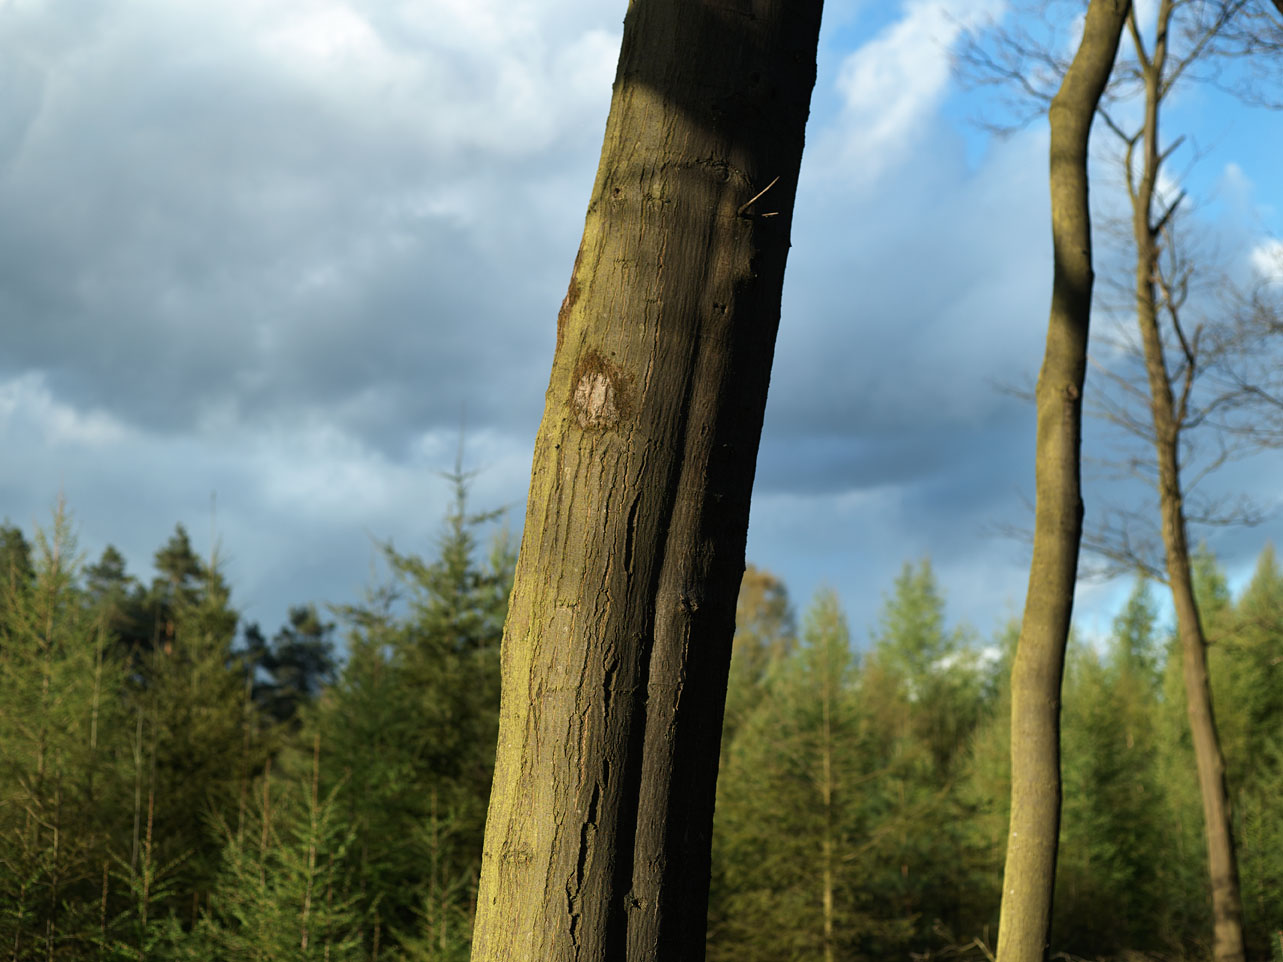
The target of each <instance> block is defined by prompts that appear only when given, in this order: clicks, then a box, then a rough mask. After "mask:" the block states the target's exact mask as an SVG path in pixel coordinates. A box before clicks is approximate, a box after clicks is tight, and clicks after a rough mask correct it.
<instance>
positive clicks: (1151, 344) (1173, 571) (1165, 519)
mask: <svg viewBox="0 0 1283 962" xmlns="http://www.w3.org/2000/svg"><path fill="white" fill-rule="evenodd" d="M1174 7H1175V2H1174V0H1161V2H1160V3H1159V8H1158V29H1157V34H1156V40H1155V43H1154V49H1153V51H1151V52H1150V53H1149V54H1148V55H1147V56H1146V55H1144V54H1142V57H1141V68H1142V70H1143V72H1144V77H1145V124H1144V131H1143V133H1144V136H1143V140H1142V143H1141V150H1142V151H1143V156H1142V165H1141V171H1140V179H1139V182H1138V183H1136V185H1135V187H1134V189H1133V190H1132V196H1131V201H1132V234H1133V239H1134V241H1135V244H1136V322H1137V324H1138V325H1139V327H1140V335H1141V343H1142V345H1143V347H1144V352H1145V371H1146V374H1147V377H1148V380H1149V394H1150V413H1151V416H1152V419H1153V424H1154V449H1155V457H1156V459H1157V465H1158V497H1159V509H1160V511H1161V513H1162V532H1163V547H1164V550H1165V553H1166V555H1167V579H1168V583H1169V584H1170V585H1171V589H1172V605H1173V607H1174V609H1175V611H1176V631H1177V635H1178V636H1179V637H1180V643H1181V667H1182V671H1183V673H1184V680H1185V699H1186V710H1187V712H1188V715H1189V725H1190V734H1191V736H1192V740H1193V743H1194V760H1195V765H1196V767H1197V769H1198V786H1199V793H1200V795H1201V797H1202V801H1203V824H1204V834H1205V836H1206V840H1207V858H1208V871H1209V873H1210V876H1211V889H1212V912H1213V939H1212V955H1213V958H1214V959H1215V960H1216V962H1243V959H1244V957H1245V946H1244V941H1243V901H1242V896H1241V894H1240V887H1239V877H1238V859H1237V856H1236V854H1235V851H1234V835H1233V830H1232V826H1231V820H1230V802H1229V791H1228V789H1227V787H1226V783H1225V757H1224V755H1223V754H1222V752H1221V743H1220V738H1219V736H1218V734H1217V730H1216V717H1215V714H1214V713H1213V711H1212V690H1211V684H1210V681H1209V678H1208V672H1207V638H1206V636H1205V635H1204V632H1203V625H1202V621H1201V619H1200V617H1199V611H1198V603H1197V601H1196V600H1195V597H1194V580H1193V575H1192V572H1191V567H1190V556H1189V542H1188V535H1187V532H1186V526H1185V509H1184V494H1183V491H1182V487H1181V477H1180V435H1181V429H1182V426H1183V423H1184V420H1185V404H1186V400H1185V394H1186V392H1182V397H1181V399H1180V400H1179V401H1178V400H1177V399H1176V398H1175V396H1174V395H1173V392H1172V381H1171V376H1170V374H1169V372H1168V369H1167V361H1166V357H1165V355H1164V352H1163V339H1162V336H1161V334H1160V333H1159V299H1158V294H1157V291H1156V287H1155V285H1156V278H1157V277H1158V272H1159V253H1160V249H1159V235H1160V233H1161V225H1162V224H1163V223H1164V222H1165V221H1166V220H1167V218H1168V217H1169V216H1170V214H1171V211H1170V210H1169V211H1167V212H1166V213H1165V214H1164V215H1163V216H1162V217H1161V218H1160V219H1159V222H1158V223H1157V224H1156V223H1155V222H1154V201H1155V198H1156V193H1157V188H1158V174H1159V170H1160V168H1161V166H1162V162H1163V155H1162V153H1161V151H1160V149H1159V146H1158V119H1159V109H1160V106H1161V104H1162V100H1163V97H1164V95H1165V93H1166V91H1165V90H1164V87H1163V84H1164V67H1165V62H1166V57H1167V52H1168V47H1167V35H1168V28H1169V26H1170V24H1171V18H1172V12H1173V9H1174ZM1133 34H1134V35H1135V34H1136V30H1135V24H1134V22H1133ZM1137 46H1138V47H1140V46H1141V45H1140V44H1139V43H1138V44H1137ZM1131 160H1132V158H1131V157H1130V155H1129V156H1128V158H1127V163H1128V165H1129V166H1130V164H1131ZM1188 360H1189V364H1190V368H1189V370H1188V371H1187V372H1186V378H1187V383H1188V380H1189V379H1192V378H1193V376H1194V372H1193V364H1194V362H1195V359H1194V357H1193V356H1190V357H1189V358H1188Z"/></svg>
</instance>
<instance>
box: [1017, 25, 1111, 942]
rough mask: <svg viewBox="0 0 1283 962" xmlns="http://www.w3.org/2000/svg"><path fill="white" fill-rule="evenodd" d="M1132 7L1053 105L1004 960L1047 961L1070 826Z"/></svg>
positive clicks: (1088, 30) (1096, 41) (1103, 30)
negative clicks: (1089, 417)
mask: <svg viewBox="0 0 1283 962" xmlns="http://www.w3.org/2000/svg"><path fill="white" fill-rule="evenodd" d="M1130 8H1131V4H1130V2H1124V0H1091V4H1090V5H1089V6H1088V8H1087V18H1086V21H1085V23H1084V27H1083V36H1082V40H1081V42H1080V43H1079V45H1078V51H1077V53H1076V54H1075V55H1074V58H1073V61H1072V62H1071V63H1070V65H1069V67H1068V69H1067V70H1066V71H1065V74H1064V79H1063V81H1062V83H1061V85H1060V89H1059V90H1058V91H1057V93H1056V95H1055V96H1054V97H1053V98H1052V101H1051V104H1050V107H1049V110H1048V113H1049V119H1050V123H1051V147H1050V162H1049V167H1050V173H1049V177H1050V183H1051V227H1052V247H1053V251H1054V265H1053V273H1052V295H1051V314H1050V319H1049V322H1048V327H1047V347H1046V354H1045V356H1044V358H1043V365H1042V371H1041V373H1040V374H1039V376H1038V387H1037V391H1036V400H1037V406H1038V433H1037V459H1036V462H1035V473H1036V494H1035V497H1036V505H1035V522H1034V525H1035V527H1034V546H1033V561H1032V563H1031V564H1030V568H1029V589H1028V593H1027V595H1026V598H1025V612H1024V619H1023V621H1022V623H1021V628H1020V639H1019V642H1018V644H1017V647H1016V656H1015V662H1014V664H1013V666H1012V672H1011V826H1010V832H1009V834H1008V837H1007V855H1006V865H1005V868H1004V870H1003V884H1002V912H1001V916H1000V921H999V929H998V962H1041V960H1042V959H1044V958H1045V957H1046V953H1047V948H1048V943H1049V939H1050V933H1051V906H1052V896H1053V893H1054V886H1055V877H1056V850H1057V842H1058V838H1059V834H1060V804H1061V785H1060V689H1061V680H1062V676H1063V674H1064V664H1065V645H1066V643H1067V641H1068V638H1069V623H1070V616H1071V614H1072V611H1073V601H1074V584H1075V582H1076V581H1077V576H1078V548H1079V539H1080V536H1081V533H1082V518H1083V504H1082V493H1081V478H1080V473H1081V472H1080V466H1079V458H1080V451H1081V447H1082V390H1083V380H1084V378H1085V376H1086V370H1087V336H1088V330H1089V327H1090V322H1091V304H1092V285H1093V281H1094V278H1095V272H1094V270H1093V267H1092V246H1091V215H1090V209H1089V205H1088V181H1087V146H1088V141H1089V138H1090V135H1091V128H1092V121H1093V120H1094V119H1095V115H1096V107H1097V104H1098V103H1099V101H1100V97H1101V95H1102V94H1103V93H1104V90H1105V85H1106V83H1107V82H1108V80H1109V76H1110V73H1111V71H1112V69H1113V66H1114V59H1115V57H1116V55H1117V53H1118V44H1119V39H1120V37H1121V35H1122V30H1123V24H1124V22H1125V20H1126V18H1127V14H1128V11H1129V9H1130Z"/></svg>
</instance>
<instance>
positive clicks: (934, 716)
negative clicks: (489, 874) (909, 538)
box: [0, 474, 1283, 962]
mask: <svg viewBox="0 0 1283 962" xmlns="http://www.w3.org/2000/svg"><path fill="white" fill-rule="evenodd" d="M453 483H454V485H455V500H454V502H453V506H452V508H451V510H450V511H449V513H448V515H447V517H446V518H445V521H444V525H443V529H442V533H441V536H440V538H439V540H438V543H437V544H436V546H435V550H434V551H433V552H432V556H431V557H430V558H424V557H420V556H418V555H414V554H403V553H401V552H400V551H398V550H397V549H396V548H395V547H394V546H392V545H391V544H387V545H384V546H383V547H382V553H383V556H384V559H385V561H386V562H387V568H388V571H389V576H388V580H387V583H386V584H384V585H382V586H379V587H377V588H376V589H374V590H372V591H371V592H370V594H369V596H368V598H367V599H366V601H365V602H364V603H362V604H360V605H351V606H339V607H328V606H326V607H317V606H316V605H304V606H300V607H297V608H294V609H292V610H291V612H290V617H289V623H288V624H286V625H284V626H282V627H281V628H280V629H279V630H278V631H276V632H275V633H274V634H273V635H272V636H271V637H270V638H268V637H267V636H266V635H265V634H264V633H263V632H262V631H261V630H260V629H259V627H258V626H257V625H253V624H243V623H242V620H241V618H240V617H239V615H238V613H237V611H236V609H235V607H234V604H233V601H232V597H231V592H230V589H229V586H228V585H227V584H226V583H225V581H224V579H223V577H222V575H221V573H220V570H219V565H218V562H217V559H216V558H213V559H201V558H200V557H198V556H197V554H196V553H195V552H194V550H193V548H192V546H191V543H190V541H189V539H188V537H187V535H186V533H185V532H184V531H183V529H182V528H181V527H179V528H178V529H177V530H176V531H175V533H174V535H173V537H172V538H171V539H170V540H169V541H168V542H167V543H166V544H165V545H164V546H162V547H161V548H160V550H159V551H158V552H157V553H156V555H155V559H154V565H155V576H154V578H153V579H152V580H151V581H150V583H143V582H142V581H140V580H138V578H137V577H136V576H134V575H132V574H130V573H129V571H128V570H127V566H126V561H125V559H124V558H123V557H122V556H121V555H120V553H119V552H117V551H116V550H115V549H113V548H108V549H107V550H106V551H104V552H103V554H102V556H101V558H100V559H99V560H98V561H96V562H94V563H92V564H86V563H85V562H84V559H82V558H81V557H79V556H78V555H77V549H76V539H75V535H74V531H73V526H72V523H71V521H70V518H69V516H68V514H67V513H66V512H65V511H63V510H61V509H59V511H58V512H57V513H56V515H55V517H54V520H53V522H52V524H51V525H50V526H49V527H48V528H47V529H44V530H36V531H34V532H32V533H31V535H30V536H28V535H26V534H24V533H23V532H22V531H21V530H20V529H18V528H16V527H13V526H9V525H6V526H4V527H3V528H0V958H2V959H7V960H11V962H28V960H33V962H34V960H113V962H115V960H139V962H141V960H155V962H162V960H180V959H182V960H210V959H220V960H221V959H226V960H241V959H244V960H273V962H288V960H296V959H297V960H304V959H331V960H371V962H373V960H380V959H381V960H387V962H392V960H434V962H446V960H463V959H466V958H467V954H468V938H469V931H470V922H471V917H472V914H473V911H474V907H475V906H474V900H475V891H476V883H477V873H478V868H479V865H480V849H481V839H482V830H483V827H484V820H485V813H486V804H487V797H488V790H489V783H490V777H491V766H492V762H493V754H494V739H495V733H496V730H497V725H498V691H499V682H498V671H499V658H498V653H499V640H500V636H501V632H502V625H503V619H504V614H505V609H506V604H507V593H508V589H509V586H510V583H511V578H512V571H513V564H514V548H513V545H512V544H511V542H510V540H509V539H508V537H507V535H506V534H505V533H503V532H502V531H500V533H499V534H498V535H497V536H495V537H494V538H493V539H488V538H487V537H486V532H487V531H492V530H493V529H494V528H495V527H496V526H495V525H494V524H493V522H495V520H496V518H495V516H494V515H493V514H474V513H470V511H469V509H468V506H467V501H466V477H464V476H462V475H458V474H456V475H454V476H453ZM1197 574H1198V590H1199V596H1200V601H1201V603H1202V605H1203V611H1204V612H1205V618H1206V622H1207V628H1208V634H1209V638H1210V639H1211V649H1210V658H1211V670H1212V677H1213V685H1214V694H1215V704H1216V710H1217V714H1218V722H1219V724H1220V730H1221V736H1222V740H1223V742H1224V748H1225V754H1226V758H1227V767H1228V772H1229V781H1230V790H1231V797H1232V803H1233V807H1234V808H1233V810H1234V826H1235V831H1236V842H1237V845H1238V853H1239V857H1240V865H1241V872H1242V881H1243V896H1244V909H1245V912H1246V922H1247V933H1248V940H1249V943H1248V944H1249V951H1250V953H1251V955H1252V956H1253V957H1254V958H1258V959H1266V958H1270V957H1271V955H1273V956H1274V957H1275V958H1279V957H1280V955H1281V954H1283V944H1281V943H1280V939H1283V935H1281V934H1280V930H1281V929H1283V804H1280V800H1281V799H1283V571H1281V570H1280V568H1279V566H1278V564H1277V562H1276V559H1275V556H1274V553H1273V551H1272V549H1271V548H1269V547H1266V548H1265V549H1264V550H1263V551H1262V553H1261V555H1260V559H1259V562H1258V565H1257V569H1256V573H1255V576H1254V577H1253V578H1252V580H1251V581H1250V583H1249V584H1248V585H1247V586H1246V587H1245V588H1244V590H1243V591H1242V592H1240V593H1239V595H1238V596H1237V597H1234V596H1232V595H1231V592H1230V591H1229V589H1228V587H1227V582H1226V578H1225V575H1224V573H1223V572H1222V571H1221V570H1220V568H1219V567H1218V565H1217V562H1216V559H1215V558H1214V557H1213V556H1212V555H1211V554H1209V553H1207V552H1206V551H1204V552H1203V553H1201V554H1200V556H1199V559H1198V567H1197ZM1157 594H1158V593H1157V591H1151V588H1150V586H1149V585H1148V584H1147V583H1146V582H1145V581H1143V580H1138V581H1137V583H1136V586H1135V589H1134V591H1133V592H1132V594H1131V597H1130V599H1129V600H1128V601H1127V603H1126V605H1125V607H1124V608H1123V610H1122V611H1121V613H1120V614H1119V615H1118V617H1117V619H1116V620H1115V622H1114V625H1113V630H1112V631H1111V632H1110V633H1109V635H1108V637H1100V638H1095V637H1093V638H1085V637H1077V638H1075V639H1074V640H1073V642H1072V644H1071V654H1070V659H1069V664H1068V668H1067V676H1066V679H1065V692H1064V702H1063V704H1064V709H1063V725H1064V736H1063V738H1064V746H1063V766H1064V777H1065V806H1064V819H1063V825H1062V834H1061V854H1060V860H1059V869H1058V879H1057V885H1056V920H1055V929H1054V936H1053V941H1054V944H1053V946H1052V948H1053V951H1055V952H1063V953H1068V954H1070V955H1072V956H1077V957H1087V958H1096V957H1100V958H1106V957H1110V958H1123V957H1134V953H1145V954H1148V955H1151V956H1155V957H1161V958H1173V959H1175V958H1186V957H1188V958H1196V957H1206V956H1207V955H1208V954H1209V951H1208V946H1207V944H1206V941H1207V939H1208V936H1209V935H1210V932H1211V920H1210V918H1209V914H1210V900H1209V896H1208V891H1207V880H1206V868H1205V861H1206V856H1205V850H1204V843H1203V837H1202V815H1201V809H1200V800H1199V794H1198V788H1197V784H1196V779H1195V770H1194V760H1193V754H1192V749H1191V747H1190V740H1189V736H1188V733H1187V724H1186V720H1185V706H1184V695H1183V689H1182V683H1181V675H1180V664H1179V650H1178V649H1177V648H1176V646H1175V644H1174V641H1173V640H1172V639H1171V638H1170V637H1169V633H1168V630H1167V629H1166V628H1164V627H1163V626H1162V624H1161V621H1162V619H1161V618H1160V613H1159V609H1158V608H1157V606H1156V603H1155V597H1156V596H1157ZM737 624H738V628H737V634H736V638H735V654H734V658H733V660H732V667H731V682H730V689H729V693H728V698H727V706H726V723H725V731H724V735H723V750H722V760H721V774H720V781H719V787H718V801H717V817H716V827H715V833H714V842H713V844H714V871H713V884H712V891H711V896H710V920H709V936H708V955H709V958H710V960H712V962H731V960H736V962H784V960H794V959H798V960H801V959H812V958H819V957H820V956H821V954H822V952H821V947H822V946H823V945H826V944H827V945H831V946H836V953H835V958H838V959H852V960H864V959H868V960H874V959H879V960H882V959H908V958H910V957H912V958H914V959H923V960H925V959H930V958H959V957H974V958H976V959H979V958H983V957H984V956H985V955H986V954H987V953H988V951H989V950H990V949H991V948H992V939H993V935H994V933H995V932H996V922H997V910H998V903H999V893H1000V884H1001V871H1002V864H1003V854H1004V842H1005V835H1006V831H1007V812H1006V806H1007V805H1008V796H1009V783H1008V738H1009V726H1010V722H1009V717H1008V703H1007V694H1006V675H1007V671H1008V666H1009V660H1010V657H1011V654H1012V651H1013V647H1014V642H1015V634H1016V628H1015V627H1014V626H1011V627H1009V628H1007V629H1006V630H1005V631H1003V632H1002V633H1001V635H1000V636H999V637H997V638H991V639H990V638H981V637H978V636H977V635H976V633H975V632H974V631H972V630H970V629H968V628H966V627H965V626H950V624H949V622H948V619H947V617H946V611H945V601H944V598H943V597H942V595H941V592H940V590H939V587H938V586H937V584H936V581H935V578H934V576H933V573H932V570H931V566H930V563H929V562H927V561H920V562H915V563H909V564H906V565H905V566H904V568H903V569H902V570H901V571H900V573H899V574H898V576H896V577H894V579H892V580H891V581H890V584H889V587H888V590H887V592H886V596H885V605H884V608H883V611H882V613H881V616H880V618H879V619H878V621H877V624H876V625H875V626H874V627H873V628H872V630H871V632H870V634H869V637H868V638H867V639H865V638H863V637H859V638H855V637H853V636H852V633H851V630H850V628H849V626H848V624H847V620H846V616H845V615H844V613H843V611H842V609H841V606H840V604H839V601H838V598H837V595H836V594H835V593H834V592H832V591H828V590H825V591H821V592H819V593H818V594H817V595H816V597H815V598H814V599H813V600H812V601H811V602H810V604H809V605H808V606H807V607H806V610H805V612H804V613H803V616H802V618H801V619H800V625H799V624H797V619H796V618H795V615H794V609H793V606H792V604H791V602H790V599H789V596H788V593H787V589H786V587H785V586H784V584H783V583H781V582H780V581H779V580H778V579H777V578H775V577H773V576H772V575H770V574H769V573H768V572H765V571H762V570H759V569H756V568H752V567H750V568H749V570H748V572H747V573H746V575H745V579H744V583H743V587H742V589H741V593H740V603H739V612H738V619H737ZM340 651H341V652H342V658H341V660H340V658H339V656H338V652H340ZM826 933H828V934H827V936H826Z"/></svg>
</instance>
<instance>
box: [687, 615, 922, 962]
mask: <svg viewBox="0 0 1283 962" xmlns="http://www.w3.org/2000/svg"><path fill="white" fill-rule="evenodd" d="M874 753H875V749H874V745H873V739H872V736H871V734H870V731H869V724H868V720H867V718H865V717H864V715H863V713H862V711H861V710H860V708H859V704H858V701H857V691H856V662H855V656H854V654H853V653H852V651H851V647H850V635H849V632H848V629H847V626H846V621H845V616H844V615H843V614H842V610H841V607H840V605H839V603H838V600H837V597H836V595H835V594H833V592H831V591H821V592H819V593H817V595H816V598H815V600H814V601H813V602H812V604H811V606H810V607H809V608H808V610H807V614H806V619H805V629H804V632H803V638H802V644H801V645H800V646H799V647H797V648H795V649H794V650H793V651H791V652H790V653H789V654H788V655H787V656H786V657H785V658H784V659H782V660H781V661H779V662H777V663H776V665H775V666H774V669H773V670H772V672H771V673H770V674H769V675H768V676H767V679H766V692H765V694H764V696H763V697H762V699H761V701H760V703H759V704H758V705H757V707H756V708H755V709H754V710H753V711H752V713H751V714H750V715H749V716H748V718H747V719H746V720H745V721H744V723H743V725H742V726H741V728H740V730H739V732H738V734H737V736H736V738H735V739H734V741H733V742H732V744H731V746H730V751H729V752H728V754H727V757H726V760H725V767H724V771H723V773H722V777H721V780H720V782H719V792H718V803H717V819H716V822H715V831H714V852H715V862H716V863H718V865H719V871H718V872H717V874H716V878H717V879H718V880H719V889H718V890H717V891H715V892H714V893H713V897H712V900H711V905H710V928H709V943H708V957H709V959H711V960H714V962H717V960H723V959H725V960H730V959H735V960H746V962H751V960H762V962H767V960H774V959H788V958H803V957H806V958H822V959H829V960H831V959H834V958H846V957H849V956H850V955H851V954H853V953H860V954H863V953H864V952H867V951H870V950H871V949H874V948H876V947H878V946H883V947H885V946H888V945H899V944H901V943H902V942H903V940H904V939H905V938H906V936H907V934H908V931H909V929H910V922H909V920H908V919H906V918H902V917H899V918H897V917H894V916H888V915H887V914H885V913H884V912H882V911H880V910H881V909H884V908H885V907H886V901H887V900H885V899H882V898H881V896H880V894H879V893H878V892H877V883H876V881H874V880H873V879H874V877H875V876H877V875H878V873H879V870H878V868H877V866H878V863H879V860H880V856H881V855H882V854H883V853H882V851H880V842H881V837H882V836H881V835H879V833H878V831H877V829H876V828H875V827H874V825H873V824H872V819H873V818H875V817H876V814H877V813H876V809H877V803H876V802H873V803H870V801H869V799H870V796H871V795H873V794H874V793H873V792H871V791H870V789H869V785H870V783H872V782H873V781H875V780H876V779H878V778H879V777H880V776H881V774H882V773H880V772H878V771H876V770H875V769H874V768H873V763H872V758H873V756H874Z"/></svg>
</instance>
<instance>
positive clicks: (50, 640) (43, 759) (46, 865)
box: [0, 503, 124, 958]
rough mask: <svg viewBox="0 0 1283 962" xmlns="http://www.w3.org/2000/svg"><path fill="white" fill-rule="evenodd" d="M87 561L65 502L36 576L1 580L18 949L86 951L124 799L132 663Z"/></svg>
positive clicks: (11, 912) (1, 778)
mask: <svg viewBox="0 0 1283 962" xmlns="http://www.w3.org/2000/svg"><path fill="white" fill-rule="evenodd" d="M10 543H11V544H13V543H17V539H16V538H11V539H10ZM80 565H81V562H80V559H79V558H78V557H77V555H76V541H75V536H74V534H73V533H72V526H71V519H70V516H69V514H68V513H67V511H66V509H65V507H64V506H63V505H62V504H61V503H60V504H59V506H58V508H57V510H56V512H55V514H54V518H53V524H52V526H51V528H50V530H49V532H48V533H46V532H45V531H37V533H36V538H35V551H34V557H32V558H31V559H30V576H29V578H27V577H26V576H22V577H17V578H13V577H11V578H9V579H8V580H5V581H2V582H0V603H2V604H0V610H2V611H3V612H4V643H3V645H2V646H0V906H3V910H0V944H2V945H4V946H5V949H6V951H7V952H11V953H12V954H13V956H14V957H15V958H37V957H39V958H55V957H56V958H73V957H75V956H74V953H76V952H77V951H79V950H80V949H81V948H83V946H84V942H85V939H86V938H87V933H88V932H89V931H90V929H91V927H92V924H93V921H95V919H94V917H93V916H94V913H92V912H91V910H90V909H89V906H92V905H93V904H94V902H93V899H92V897H91V896H90V893H91V892H92V891H93V890H94V889H95V888H96V886H95V883H96V881H97V880H98V878H100V869H101V865H102V864H103V863H104V861H105V860H106V859H107V858H108V852H109V846H110V839H109V837H108V835H107V832H108V830H109V828H110V819H111V816H112V815H113V814H115V813H117V812H118V811H119V806H120V802H121V799H120V797H119V793H118V792H117V791H116V786H115V784H114V782H113V778H112V774H113V766H114V762H113V748H114V745H113V742H112V739H113V735H114V733H116V732H118V731H119V730H120V728H121V727H122V726H121V718H122V713H121V712H122V706H121V701H120V696H121V692H122V690H123V685H124V672H123V666H122V665H121V664H120V663H119V662H118V661H116V660H115V659H113V658H112V656H111V653H110V651H109V650H108V646H107V644H106V637H105V633H104V631H103V630H102V624H101V622H100V621H99V620H98V619H96V618H95V617H94V616H93V613H92V612H91V611H90V610H89V608H88V607H87V606H86V604H85V602H84V598H83V595H82V594H81V592H80V590H79V587H78V583H77V582H78V578H79V574H80Z"/></svg>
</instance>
